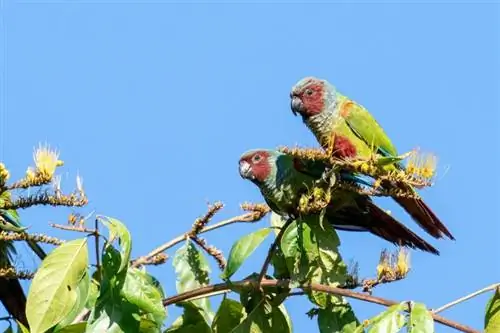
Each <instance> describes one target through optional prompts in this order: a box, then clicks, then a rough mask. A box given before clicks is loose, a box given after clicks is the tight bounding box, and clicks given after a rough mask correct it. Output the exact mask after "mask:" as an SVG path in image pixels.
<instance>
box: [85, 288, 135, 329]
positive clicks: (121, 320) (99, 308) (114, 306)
mask: <svg viewBox="0 0 500 333" xmlns="http://www.w3.org/2000/svg"><path fill="white" fill-rule="evenodd" d="M139 325H140V315H139V309H138V308H137V306H135V305H133V304H130V303H128V302H127V301H125V300H120V299H115V298H112V297H110V295H109V294H107V295H106V296H105V298H102V299H100V300H99V302H98V304H97V305H96V307H95V308H94V310H93V311H92V312H91V314H90V318H89V321H88V324H87V330H86V331H85V332H87V333H94V332H108V333H137V332H138V331H139Z"/></svg>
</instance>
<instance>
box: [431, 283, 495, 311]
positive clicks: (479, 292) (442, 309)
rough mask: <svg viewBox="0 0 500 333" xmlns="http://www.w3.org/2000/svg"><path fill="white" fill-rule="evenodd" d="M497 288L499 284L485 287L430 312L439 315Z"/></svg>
mask: <svg viewBox="0 0 500 333" xmlns="http://www.w3.org/2000/svg"><path fill="white" fill-rule="evenodd" d="M499 287H500V283H495V284H492V285H491V286H488V287H485V288H483V289H480V290H478V291H475V292H473V293H471V294H469V295H466V296H464V297H460V298H459V299H457V300H455V301H453V302H450V303H448V304H445V305H443V306H441V307H439V308H437V309H435V310H432V313H439V312H441V311H444V310H446V309H449V308H451V307H452V306H455V305H457V304H459V303H462V302H465V301H467V300H469V299H471V298H473V297H476V296H478V295H481V294H483V293H485V292H488V291H490V290H494V289H496V288H499Z"/></svg>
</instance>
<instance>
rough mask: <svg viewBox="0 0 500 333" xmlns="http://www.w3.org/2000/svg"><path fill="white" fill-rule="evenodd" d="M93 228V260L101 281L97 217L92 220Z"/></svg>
mask: <svg viewBox="0 0 500 333" xmlns="http://www.w3.org/2000/svg"><path fill="white" fill-rule="evenodd" d="M94 228H95V232H94V240H95V261H96V267H97V270H98V271H99V272H100V273H99V276H100V278H101V281H102V273H101V259H100V258H99V257H100V255H99V237H100V235H99V220H98V219H95V220H94Z"/></svg>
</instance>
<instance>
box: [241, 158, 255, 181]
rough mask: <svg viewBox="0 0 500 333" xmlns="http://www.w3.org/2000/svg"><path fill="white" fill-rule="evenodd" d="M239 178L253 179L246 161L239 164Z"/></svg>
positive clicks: (250, 168)
mask: <svg viewBox="0 0 500 333" xmlns="http://www.w3.org/2000/svg"><path fill="white" fill-rule="evenodd" d="M240 176H241V178H245V179H253V178H254V175H253V173H252V167H251V166H250V163H248V162H247V161H241V162H240Z"/></svg>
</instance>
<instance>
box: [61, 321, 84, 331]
mask: <svg viewBox="0 0 500 333" xmlns="http://www.w3.org/2000/svg"><path fill="white" fill-rule="evenodd" d="M86 328H87V323H85V322H82V323H76V324H73V325H68V326H66V327H63V328H62V329H60V330H58V331H56V332H57V333H84V332H85V330H86Z"/></svg>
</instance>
